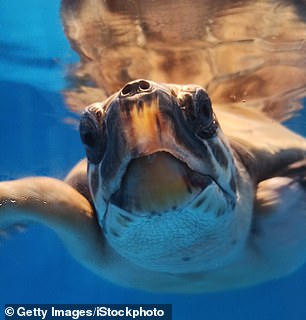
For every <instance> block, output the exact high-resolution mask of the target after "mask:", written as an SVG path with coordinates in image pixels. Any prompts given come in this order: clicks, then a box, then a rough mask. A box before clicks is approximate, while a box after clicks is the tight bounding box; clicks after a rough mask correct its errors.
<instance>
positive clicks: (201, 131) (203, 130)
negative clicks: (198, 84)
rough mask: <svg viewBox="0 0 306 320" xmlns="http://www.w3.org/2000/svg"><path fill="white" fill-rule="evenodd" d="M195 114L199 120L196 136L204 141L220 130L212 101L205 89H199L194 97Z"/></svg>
mask: <svg viewBox="0 0 306 320" xmlns="http://www.w3.org/2000/svg"><path fill="white" fill-rule="evenodd" d="M194 112H195V114H196V119H197V128H196V134H197V135H198V136H199V137H200V138H203V139H208V138H211V137H213V136H214V135H215V133H216V131H217V129H218V126H219V125H218V122H217V119H216V117H215V115H214V112H213V109H212V106H211V101H210V98H209V96H208V94H207V93H206V92H205V91H204V90H203V89H197V91H196V93H195V96H194Z"/></svg>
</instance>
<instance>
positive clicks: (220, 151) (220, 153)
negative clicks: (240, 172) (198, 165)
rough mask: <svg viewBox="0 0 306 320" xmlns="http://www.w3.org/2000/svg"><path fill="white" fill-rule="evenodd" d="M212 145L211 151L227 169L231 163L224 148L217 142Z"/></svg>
mask: <svg viewBox="0 0 306 320" xmlns="http://www.w3.org/2000/svg"><path fill="white" fill-rule="evenodd" d="M210 147H211V151H212V153H213V155H214V157H215V158H216V160H217V161H218V163H219V164H220V166H221V167H222V168H224V169H226V168H227V167H228V165H229V163H228V161H227V157H226V155H225V154H224V151H223V149H222V148H221V147H220V145H219V144H217V143H212V144H211V145H210Z"/></svg>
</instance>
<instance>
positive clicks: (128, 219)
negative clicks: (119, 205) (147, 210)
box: [119, 213, 133, 222]
mask: <svg viewBox="0 0 306 320" xmlns="http://www.w3.org/2000/svg"><path fill="white" fill-rule="evenodd" d="M119 216H120V217H121V218H122V219H124V220H126V221H127V222H133V219H131V218H130V217H128V216H125V215H123V214H121V213H119Z"/></svg>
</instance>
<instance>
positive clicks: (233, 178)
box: [230, 176, 237, 193]
mask: <svg viewBox="0 0 306 320" xmlns="http://www.w3.org/2000/svg"><path fill="white" fill-rule="evenodd" d="M230 187H231V189H232V190H233V192H234V193H236V190H237V189H236V181H235V177H234V176H232V178H231V181H230Z"/></svg>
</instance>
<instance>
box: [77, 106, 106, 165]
mask: <svg viewBox="0 0 306 320" xmlns="http://www.w3.org/2000/svg"><path fill="white" fill-rule="evenodd" d="M79 130H80V137H81V140H82V143H83V145H84V147H85V150H86V155H87V158H88V161H89V162H91V163H94V164H98V163H99V162H100V161H101V160H102V157H103V153H104V150H105V140H106V139H105V124H104V121H101V119H100V118H99V117H98V118H97V117H96V116H95V114H93V113H92V112H90V110H87V111H85V112H84V114H83V115H82V117H81V120H80V126H79Z"/></svg>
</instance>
